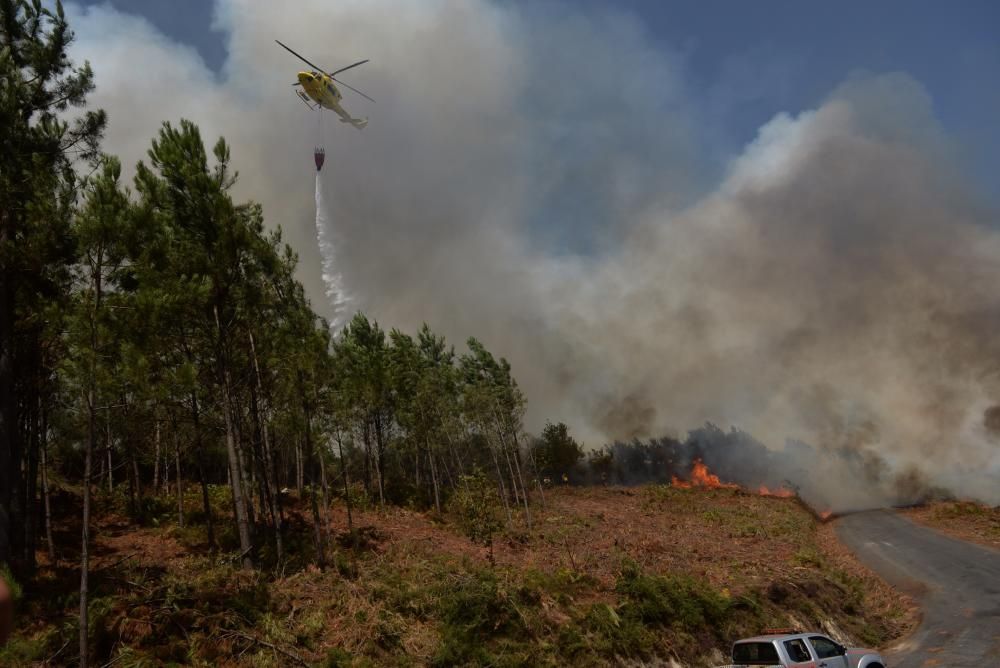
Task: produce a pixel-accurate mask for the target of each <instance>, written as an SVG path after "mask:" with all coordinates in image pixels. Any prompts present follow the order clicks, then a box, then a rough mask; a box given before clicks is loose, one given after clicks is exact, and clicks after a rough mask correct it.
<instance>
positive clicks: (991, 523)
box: [903, 501, 1000, 549]
mask: <svg viewBox="0 0 1000 668" xmlns="http://www.w3.org/2000/svg"><path fill="white" fill-rule="evenodd" d="M903 512H904V513H905V514H906V516H907V517H909V518H910V519H912V520H914V521H916V522H919V523H921V524H924V525H927V526H929V527H931V528H934V529H937V530H938V531H941V532H942V533H945V534H948V535H949V536H952V537H954V538H958V539H960V540H967V541H970V542H973V543H979V544H980V545H985V546H987V547H992V548H995V549H1000V506H995V507H990V506H987V505H984V504H981V503H977V502H975V501H935V502H932V503H928V504H926V505H923V506H918V507H916V508H908V509H906V510H905V511H903Z"/></svg>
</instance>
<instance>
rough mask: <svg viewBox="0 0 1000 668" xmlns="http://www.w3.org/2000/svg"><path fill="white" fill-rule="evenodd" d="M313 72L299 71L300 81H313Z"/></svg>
mask: <svg viewBox="0 0 1000 668" xmlns="http://www.w3.org/2000/svg"><path fill="white" fill-rule="evenodd" d="M312 80H313V75H312V72H299V83H302V84H304V83H312Z"/></svg>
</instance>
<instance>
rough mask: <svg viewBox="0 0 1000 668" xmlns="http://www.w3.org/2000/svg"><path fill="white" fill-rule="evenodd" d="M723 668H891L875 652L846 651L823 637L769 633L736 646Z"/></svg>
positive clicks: (811, 634)
mask: <svg viewBox="0 0 1000 668" xmlns="http://www.w3.org/2000/svg"><path fill="white" fill-rule="evenodd" d="M732 659H733V663H732V664H730V665H728V666H723V667H720V668H888V667H887V666H886V663H885V660H884V659H883V658H882V656H881V655H880V654H879V653H878V652H876V651H875V650H873V649H861V648H856V647H844V646H843V645H841V644H840V643H837V642H834V641H833V640H831V639H830V638H827V637H826V636H824V635H821V634H819V633H769V634H766V635H760V636H756V637H754V638H746V639H744V640H738V641H736V642H735V643H734V644H733V653H732Z"/></svg>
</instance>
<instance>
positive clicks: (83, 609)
mask: <svg viewBox="0 0 1000 668" xmlns="http://www.w3.org/2000/svg"><path fill="white" fill-rule="evenodd" d="M87 410H88V413H89V415H88V420H87V425H88V428H89V435H88V437H87V450H86V453H85V454H84V459H83V530H82V536H81V541H80V542H81V550H80V668H87V660H88V654H89V651H88V647H87V635H88V630H89V617H88V615H87V612H88V610H87V603H88V602H87V594H88V584H89V583H88V576H89V575H90V552H89V549H90V467H91V458H92V457H93V453H94V441H95V440H96V432H97V420H96V416H95V413H96V408H95V406H94V390H93V388H91V389H90V391H89V392H88V393H87Z"/></svg>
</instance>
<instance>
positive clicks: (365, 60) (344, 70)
mask: <svg viewBox="0 0 1000 668" xmlns="http://www.w3.org/2000/svg"><path fill="white" fill-rule="evenodd" d="M369 60H371V59H370V58H365V59H364V60H359V61H358V62H356V63H354V64H353V65H348V66H347V67H341V68H340V69H339V70H337V71H336V72H330V78H331V79H332V78H333V77H335V76H336V75H338V74H340V73H341V72H346V71H347V70H349V69H351V68H352V67H357V66H358V65H364V64H365V63H367V62H368V61H369Z"/></svg>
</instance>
